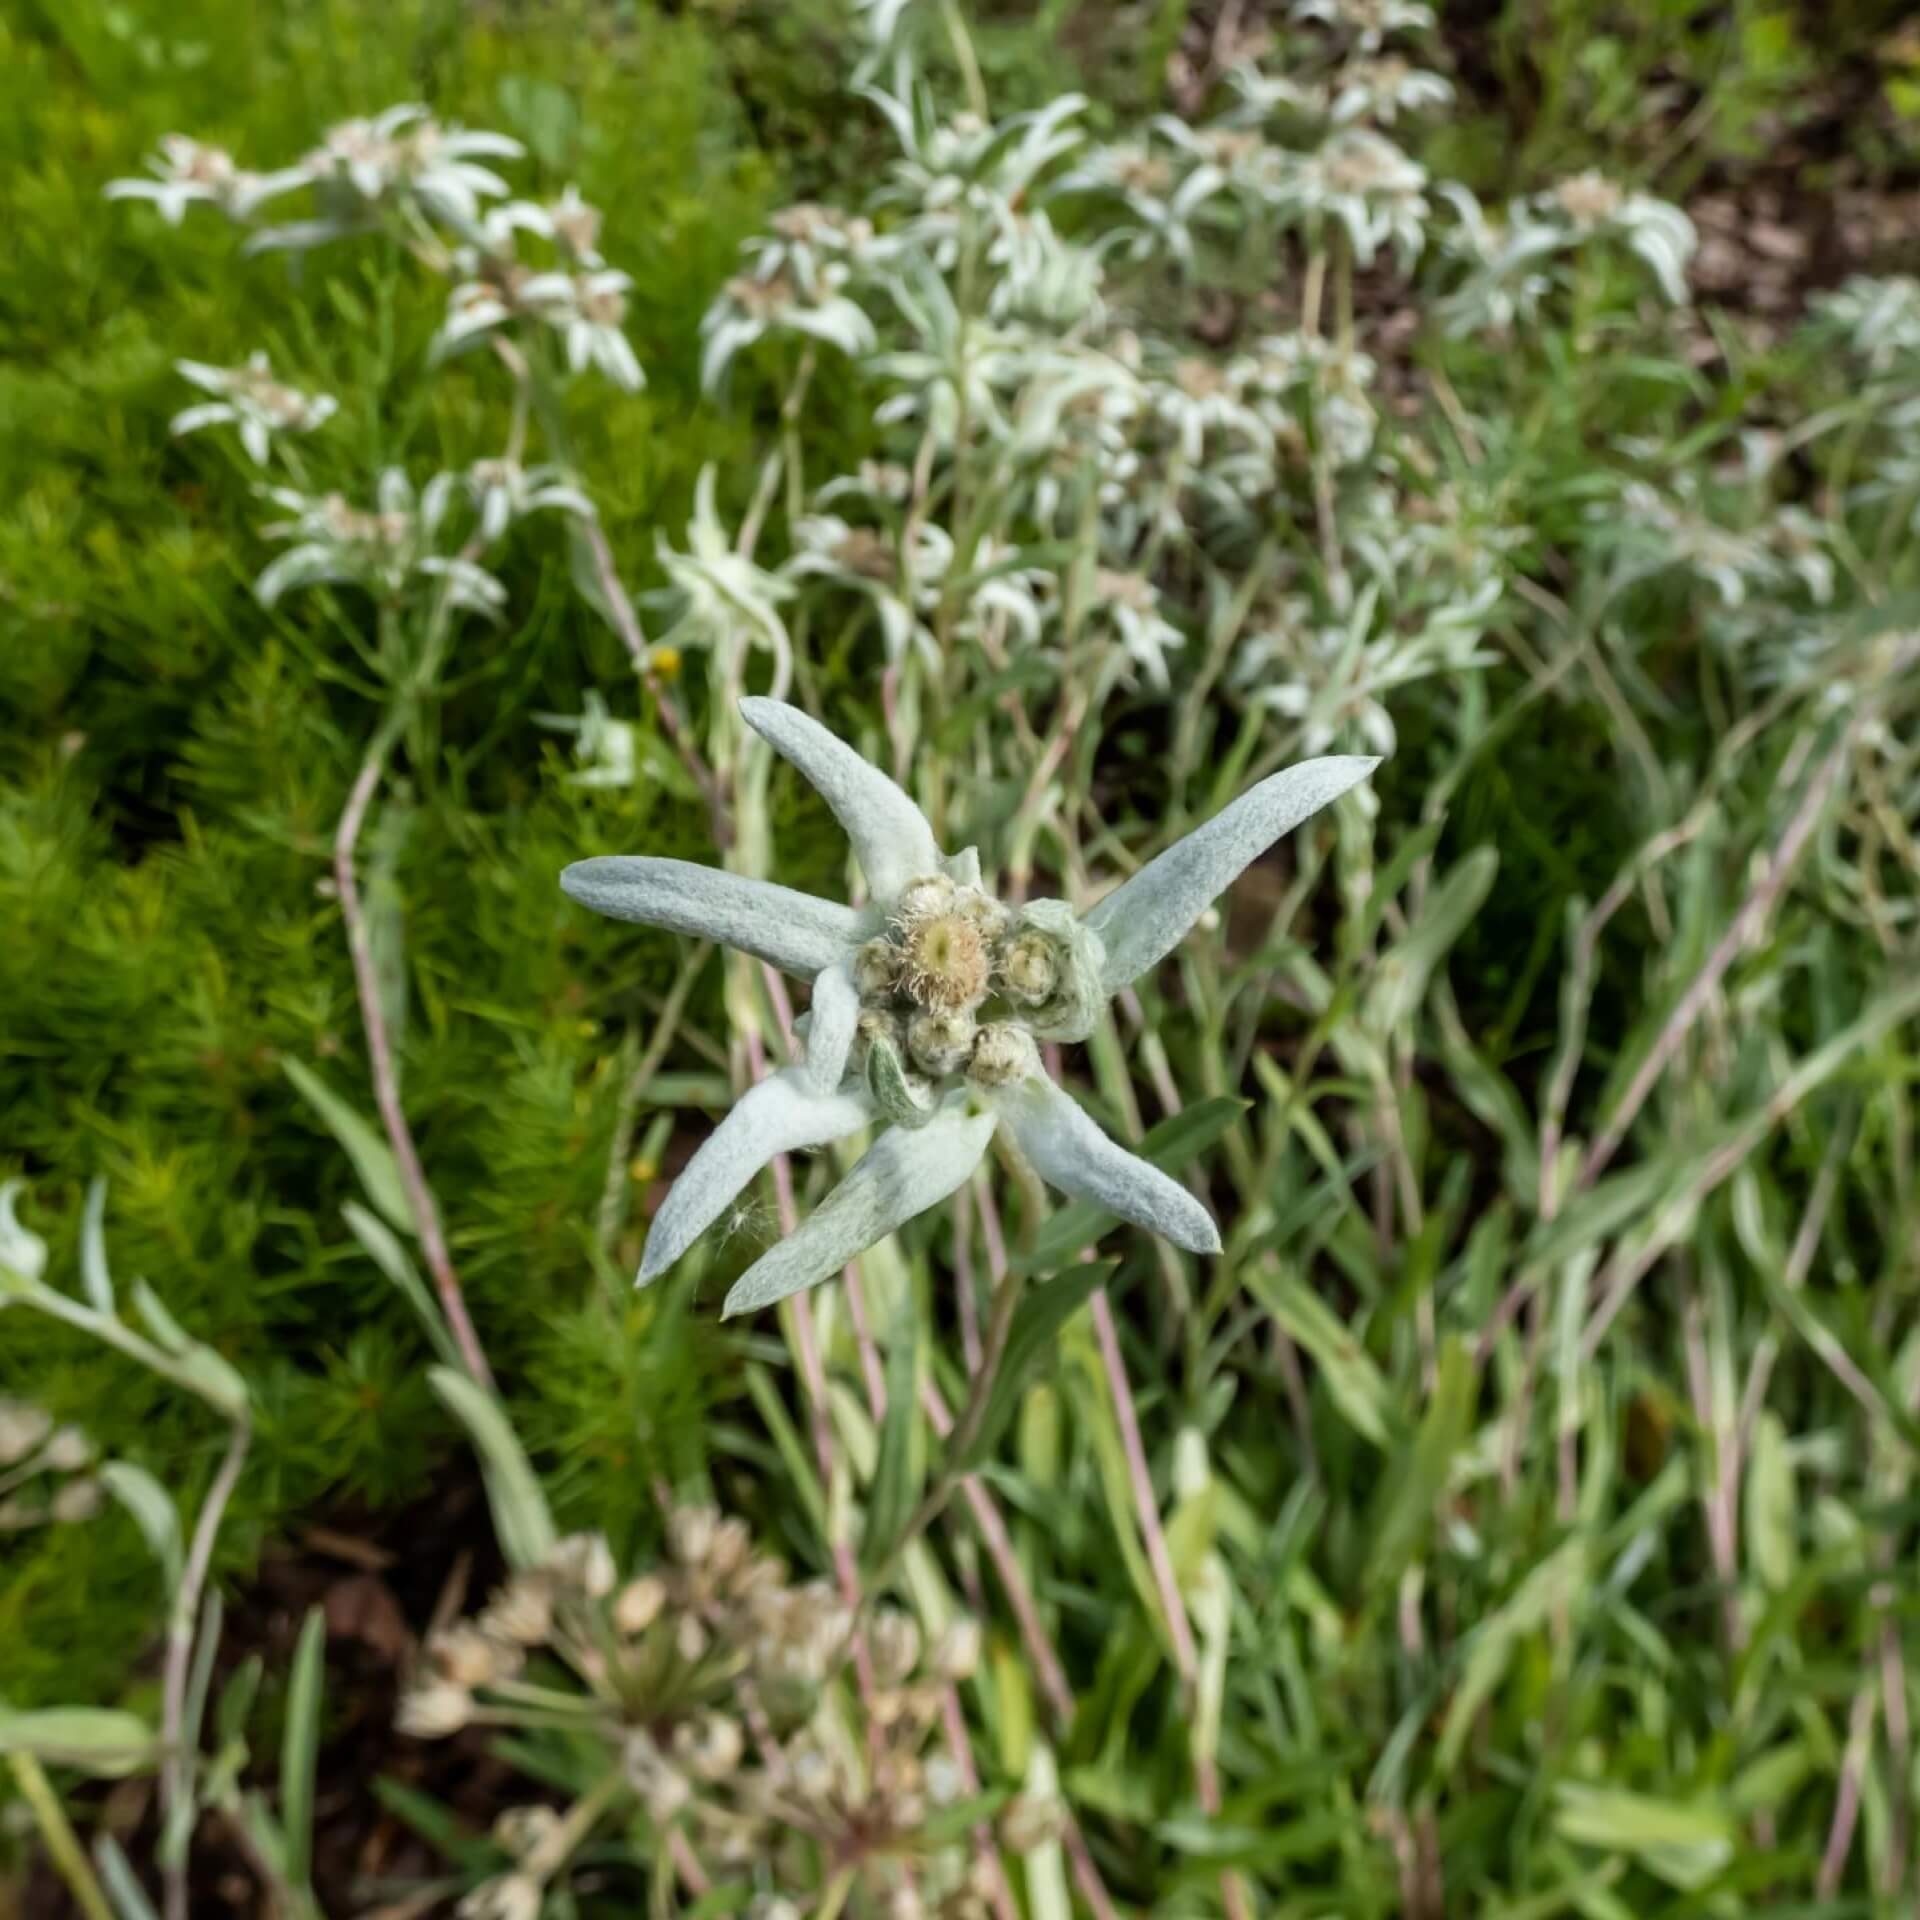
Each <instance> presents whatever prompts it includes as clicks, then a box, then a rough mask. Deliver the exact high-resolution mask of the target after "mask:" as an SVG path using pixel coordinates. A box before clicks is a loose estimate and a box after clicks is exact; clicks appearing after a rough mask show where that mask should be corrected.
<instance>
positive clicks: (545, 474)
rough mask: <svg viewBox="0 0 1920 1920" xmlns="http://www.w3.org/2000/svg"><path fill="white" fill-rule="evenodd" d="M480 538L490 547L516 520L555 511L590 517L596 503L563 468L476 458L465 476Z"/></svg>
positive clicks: (581, 517)
mask: <svg viewBox="0 0 1920 1920" xmlns="http://www.w3.org/2000/svg"><path fill="white" fill-rule="evenodd" d="M463 477H464V480H465V483H466V489H467V493H468V495H469V497H470V498H471V499H472V501H473V505H474V511H475V512H476V513H478V514H479V516H480V537H481V539H482V540H484V541H486V542H487V544H488V545H489V546H491V545H492V544H493V542H494V541H496V540H498V539H499V538H500V536H501V535H502V534H503V533H505V532H506V530H507V528H508V527H509V526H511V525H512V524H513V522H514V521H516V520H520V519H524V518H525V517H526V515H528V514H530V513H539V512H542V511H543V510H549V509H550V510H552V511H555V512H559V513H571V514H574V515H576V516H577V517H578V518H580V519H582V520H591V519H592V518H593V517H594V514H593V502H592V501H591V500H589V499H588V498H587V496H586V495H585V494H584V493H582V492H581V491H580V489H579V488H578V487H576V486H575V485H574V484H573V482H572V481H571V480H569V479H568V478H567V475H566V470H565V469H564V468H563V467H555V466H538V467H523V466H522V465H521V464H520V463H519V461H517V460H506V459H501V460H476V461H475V462H474V463H473V465H472V466H470V467H469V468H468V469H467V471H466V473H465V475H464V476H463Z"/></svg>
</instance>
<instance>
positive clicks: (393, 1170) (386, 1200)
mask: <svg viewBox="0 0 1920 1920" xmlns="http://www.w3.org/2000/svg"><path fill="white" fill-rule="evenodd" d="M280 1066H281V1070H282V1071H283V1072H284V1073H285V1074H286V1076H287V1078H288V1079H289V1080H291V1081H292V1082H293V1086H294V1091H295V1092H296V1093H298V1094H299V1095H300V1097H301V1099H303V1100H304V1101H306V1103H307V1104H308V1106H310V1107H311V1108H312V1109H313V1110H314V1112H315V1113H317V1114H318V1115H319V1116H320V1118H321V1120H322V1121H323V1122H324V1123H325V1124H326V1129H327V1131H328V1132H329V1133H330V1134H332V1135H333V1137H334V1138H335V1139H336V1140H337V1141H339V1143H340V1144H341V1146H342V1147H344V1148H345V1149H346V1154H347V1158H348V1159H349V1160H351V1161H352V1162H353V1168H354V1171H355V1172H356V1173H357V1174H359V1176H360V1184H361V1185H362V1186H363V1187H365V1188H366V1190H367V1198H368V1199H369V1200H371V1201H372V1202H373V1204H374V1205H375V1206H376V1207H377V1208H378V1209H379V1210H380V1212H381V1213H382V1214H383V1215H384V1216H385V1217H386V1220H387V1223H388V1224H389V1225H390V1226H394V1227H398V1228H399V1229H400V1231H401V1232H402V1233H411V1232H412V1231H413V1212H412V1209H411V1208H409V1207H408V1205H407V1193H406V1188H405V1187H404V1186H402V1185H401V1182H400V1166H399V1163H398V1162H397V1161H396V1160H395V1159H394V1157H393V1149H392V1148H391V1147H389V1146H388V1145H387V1143H386V1141H385V1140H383V1139H382V1138H381V1137H380V1135H379V1134H378V1133H377V1132H376V1131H375V1130H374V1129H373V1128H372V1127H370V1126H369V1125H368V1124H367V1122H366V1121H364V1120H363V1119H361V1117H360V1116H359V1114H357V1113H356V1112H355V1111H354V1110H353V1108H351V1107H350V1106H348V1105H347V1103H346V1102H345V1101H344V1100H342V1099H341V1098H340V1096H339V1095H338V1094H337V1093H335V1092H334V1090H333V1089H332V1088H331V1087H330V1086H328V1085H327V1083H326V1082H325V1081H324V1080H322V1079H321V1078H320V1076H319V1075H318V1074H317V1073H315V1072H314V1071H313V1069H312V1068H311V1067H309V1066H307V1065H306V1064H305V1063H304V1062H303V1061H299V1060H296V1059H295V1058H294V1057H293V1056H292V1055H291V1054H282V1055H281V1056H280Z"/></svg>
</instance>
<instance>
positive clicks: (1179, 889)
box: [1086, 754, 1380, 993]
mask: <svg viewBox="0 0 1920 1920" xmlns="http://www.w3.org/2000/svg"><path fill="white" fill-rule="evenodd" d="M1379 764H1380V762H1379V761H1378V760H1377V759H1375V758H1373V757H1372V756H1371V755H1364V754H1334V755H1331V756H1329V757H1328V758H1326V759H1323V760H1306V761H1302V762H1301V764H1300V765H1299V766H1297V767H1288V768H1287V769H1286V771H1285V772H1283V773H1276V774H1274V775H1273V776H1272V777H1271V778H1270V779H1266V780H1262V781H1261V782H1260V784H1259V785H1258V786H1257V787H1255V788H1254V789H1253V790H1252V791H1251V792H1250V793H1244V794H1242V795H1241V796H1240V798H1239V799H1238V800H1236V801H1235V802H1234V803H1233V804H1232V806H1230V807H1225V808H1222V810H1221V811H1220V812H1219V813H1217V814H1215V815H1214V817H1213V818H1212V819H1211V820H1209V821H1208V822H1207V824H1206V825H1205V826H1204V827H1196V828H1195V829H1194V831H1193V832H1192V833H1190V834H1188V835H1187V836H1186V838H1185V839H1184V840H1176V841H1175V842H1174V843H1173V845H1172V846H1170V847H1169V848H1168V849H1167V850H1166V852H1165V853H1163V854H1161V855H1160V857H1159V858H1158V859H1156V860H1150V861H1148V863H1147V864H1146V865H1145V866H1144V867H1142V868H1141V869H1140V871H1139V872H1138V873H1136V874H1135V875H1134V876H1133V878H1132V879H1131V880H1129V881H1128V882H1127V883H1126V884H1125V885H1124V886H1121V887H1116V888H1115V889H1114V891H1113V892H1112V893H1110V894H1108V895H1107V897H1106V898H1105V899H1104V900H1102V901H1101V902H1100V903H1099V905H1097V906H1096V907H1095V908H1094V909H1093V910H1092V912H1090V913H1089V914H1088V915H1087V917H1086V923H1087V925H1088V926H1089V927H1091V928H1092V929H1093V931H1094V932H1095V933H1097V934H1098V935H1099V936H1100V939H1101V941H1102V943H1103V944H1104V946H1105V947H1106V954H1107V958H1106V968H1105V971H1104V973H1103V975H1102V983H1103V984H1104V986H1105V987H1106V990H1107V991H1108V992H1109V993H1117V992H1118V991H1119V990H1120V989H1121V988H1122V987H1124V986H1125V985H1126V984H1127V982H1128V981H1130V980H1136V979H1138V978H1139V977H1140V975H1141V974H1143V973H1145V972H1146V970H1147V969H1148V968H1149V967H1150V966H1152V965H1153V964H1154V963H1155V962H1156V961H1158V960H1161V959H1163V958H1164V957H1165V956H1166V955H1167V954H1169V953H1171V952H1172V951H1173V949H1174V948H1175V947H1176V946H1178V945H1179V943H1180V941H1181V939H1182V938H1183V937H1184V936H1185V934H1186V931H1187V929H1188V928H1189V927H1191V926H1192V925H1193V923H1194V922H1195V921H1196V920H1197V919H1199V917H1200V915H1201V914H1202V913H1203V912H1205V911H1206V908H1207V906H1208V904H1209V903H1210V902H1211V901H1213V900H1215V899H1217V898H1218V897H1219V896H1220V895H1221V894H1222V893H1224V892H1225V891H1226V890H1227V888H1228V887H1230V886H1231V885H1232V884H1233V882H1234V880H1235V879H1236V878H1237V877H1238V875H1239V874H1240V872H1241V870H1242V869H1243V868H1244V867H1245V866H1247V864H1248V863H1249V862H1250V861H1253V860H1256V859H1258V858H1259V856H1260V855H1261V854H1263V853H1265V852H1266V850H1267V849H1268V848H1269V847H1270V846H1272V845H1273V843H1274V842H1275V841H1276V840H1278V839H1279V838H1280V836H1281V835H1282V834H1283V833H1291V832H1292V831H1293V829H1294V828H1295V827H1297V826H1298V825H1299V824H1300V823H1301V821H1303V820H1305V819H1307V818H1308V817H1309V816H1310V815H1312V814H1315V813H1318V812H1319V811H1320V809H1321V808H1322V807H1324V806H1325V805H1326V804H1327V803H1328V801H1330V800H1337V799H1338V798H1339V797H1340V796H1341V795H1342V794H1343V793H1345V792H1346V791H1347V789H1348V788H1349V787H1352V786H1356V785H1358V784H1359V782H1360V781H1362V780H1364V779H1365V778H1366V777H1367V775H1368V774H1370V773H1371V772H1372V771H1373V770H1374V768H1375V767H1377V766H1378V765H1379Z"/></svg>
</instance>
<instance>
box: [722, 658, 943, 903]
mask: <svg viewBox="0 0 1920 1920" xmlns="http://www.w3.org/2000/svg"><path fill="white" fill-rule="evenodd" d="M740 713H741V717H742V718H743V719H744V720H745V721H746V723H747V725H748V726H750V727H751V728H752V729H753V730H754V732H755V733H757V734H758V735H759V736H760V737H761V739H763V740H764V741H766V743H767V744H768V746H770V747H772V748H773V750H774V751H775V752H776V753H779V754H782V755H784V756H785V757H786V758H787V759H789V760H791V761H792V762H793V764H794V765H795V766H796V767H798V768H799V769H800V771H801V772H802V773H804V774H805V775H806V776H807V778H808V779H809V780H810V781H811V782H812V783H813V784H814V786H815V787H817V788H818V789H819V791H820V796H821V798H822V799H823V800H825V801H826V803H827V805H828V806H829V807H831V808H832V809H833V815H834V818H835V819H836V820H838V821H839V822H840V825H841V827H842V828H843V829H844V830H845V833H846V836H847V838H848V839H849V840H850V841H852V843H853V855H854V858H855V859H856V860H858V861H859V862H860V871H861V872H862V873H864V874H865V875H866V877H867V887H868V889H869V891H870V892H871V893H872V895H873V897H874V898H875V899H876V900H878V901H880V902H881V903H882V904H883V905H884V904H886V903H887V902H890V901H891V900H892V899H893V898H894V897H895V896H896V895H897V894H898V893H899V892H900V890H901V888H902V887H904V886H905V885H906V884H907V882H908V881H909V880H918V879H921V878H923V877H924V876H926V875H927V874H930V873H937V872H939V870H940V848H939V845H938V843H937V842H936V841H935V839H934V837H933V829H932V828H931V827H930V826H928V825H927V816H926V815H925V814H924V813H922V812H921V811H920V809H919V808H918V807H917V806H915V805H914V803H913V801H912V799H911V798H909V796H908V795H907V794H905V793H904V792H902V791H901V789H900V788H899V787H897V786H896V785H895V784H894V783H893V782H892V781H891V780H889V779H888V778H887V776H886V775H885V774H884V773H882V772H881V771H880V769H879V768H878V767H875V766H870V765H868V763H867V762H866V761H865V760H863V759H861V757H860V756H859V755H858V754H857V753H855V752H854V750H853V749H852V748H851V747H850V746H848V745H847V743H846V742H845V741H844V740H840V739H837V738H836V737H835V736H834V735H833V734H831V733H829V732H828V731H827V730H826V728H825V727H823V726H822V725H821V724H820V723H819V721H817V720H815V719H813V718H812V717H811V716H810V715H808V714H805V713H802V712H801V711H800V709H799V708H798V707H790V706H788V705H787V704H786V703H785V702H784V701H781V700H766V699H762V698H759V697H758V696H751V695H750V696H749V697H748V698H746V699H744V700H742V701H741V702H740Z"/></svg>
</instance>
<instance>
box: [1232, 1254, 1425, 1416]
mask: <svg viewBox="0 0 1920 1920" xmlns="http://www.w3.org/2000/svg"><path fill="white" fill-rule="evenodd" d="M1244 1277H1245V1280H1246V1283H1247V1285H1248V1287H1250V1288H1251V1289H1252V1291H1253V1293H1254V1296H1255V1297H1256V1298H1257V1299H1258V1300H1259V1302H1260V1304H1261V1305H1262V1306H1263V1307H1265V1308H1266V1310H1267V1311H1268V1312H1269V1313H1270V1314H1272V1315H1273V1317H1274V1318H1275V1319H1276V1320H1278V1321H1279V1323H1280V1325H1281V1327H1282V1328H1283V1330H1284V1331H1285V1332H1286V1333H1288V1334H1289V1335H1290V1336H1291V1337H1292V1338H1293V1339H1294V1340H1296V1341H1297V1342H1298V1343H1299V1344H1300V1345H1301V1346H1303V1347H1304V1348H1305V1349H1306V1350H1307V1352H1308V1353H1310V1354H1311V1355H1312V1356H1313V1358H1314V1360H1315V1361H1316V1362H1318V1364H1319V1368H1320V1377H1321V1379H1322V1380H1323V1381H1325V1383H1326V1388H1327V1393H1328V1395H1329V1396H1330V1397H1331V1399H1332V1401H1333V1403H1334V1405H1335V1406H1336V1407H1338V1408H1339V1410H1340V1412H1341V1414H1342V1415H1343V1416H1344V1418H1345V1419H1346V1422H1347V1424H1348V1425H1349V1426H1350V1427H1352V1428H1353V1430H1354V1431H1355V1432H1356V1433H1358V1434H1360V1435H1361V1436H1362V1437H1363V1438H1364V1439H1367V1440H1371V1441H1372V1442H1373V1444H1374V1445H1375V1446H1376V1447H1386V1446H1389V1445H1391V1443H1392V1438H1393V1434H1394V1432H1395V1430H1396V1428H1397V1425H1398V1419H1397V1416H1396V1415H1395V1413H1394V1410H1393V1403H1392V1400H1391V1398H1390V1396H1389V1395H1388V1392H1387V1383H1386V1381H1385V1379H1384V1378H1383V1377H1382V1376H1381V1372H1380V1369H1379V1368H1378V1367H1377V1366H1376V1365H1375V1364H1374V1360H1373V1356H1372V1355H1371V1354H1370V1353H1368V1351H1367V1350H1366V1348H1365V1347H1363V1346H1362V1345H1361V1344H1360V1342H1359V1341H1358V1340H1356V1339H1355V1338H1354V1336H1353V1335H1352V1333H1351V1332H1349V1331H1348V1329H1347V1327H1346V1326H1345V1325H1344V1324H1343V1323H1342V1322H1341V1321H1340V1320H1339V1319H1338V1318H1337V1317H1336V1316H1335V1315H1334V1313H1333V1312H1332V1310H1331V1309H1330V1308H1329V1307H1328V1306H1327V1304H1326V1302H1325V1301H1323V1300H1322V1299H1320V1297H1319V1296H1318V1295H1317V1294H1313V1293H1310V1292H1308V1290H1307V1289H1306V1287H1305V1286H1303V1285H1302V1284H1301V1282H1300V1281H1299V1280H1298V1279H1296V1278H1295V1277H1294V1276H1293V1275H1291V1274H1286V1275H1282V1274H1280V1273H1277V1272H1275V1271H1274V1269H1273V1268H1271V1267H1269V1266H1265V1265H1255V1266H1251V1267H1248V1268H1247V1269H1246V1271H1245V1275H1244Z"/></svg>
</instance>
